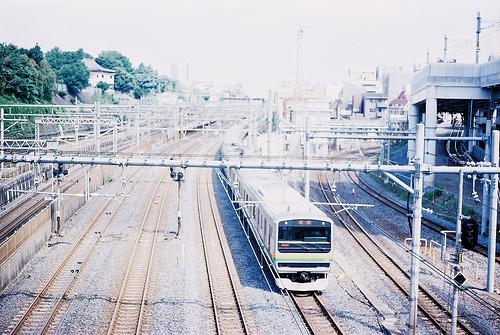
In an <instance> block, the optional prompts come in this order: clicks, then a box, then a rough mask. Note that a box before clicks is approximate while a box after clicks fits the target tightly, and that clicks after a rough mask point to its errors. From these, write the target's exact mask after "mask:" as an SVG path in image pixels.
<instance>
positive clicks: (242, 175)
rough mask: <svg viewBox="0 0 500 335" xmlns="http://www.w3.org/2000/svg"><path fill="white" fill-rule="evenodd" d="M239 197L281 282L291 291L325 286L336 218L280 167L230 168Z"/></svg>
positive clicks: (258, 241) (309, 289) (311, 289)
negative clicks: (282, 173) (306, 195)
mask: <svg viewBox="0 0 500 335" xmlns="http://www.w3.org/2000/svg"><path fill="white" fill-rule="evenodd" d="M226 174H227V177H228V179H229V180H230V182H231V183H232V184H233V186H234V189H233V196H234V198H235V200H236V201H238V202H239V203H238V206H237V207H239V208H241V211H244V212H245V214H246V215H245V216H246V218H247V221H249V222H248V223H249V226H250V228H251V230H252V232H253V234H254V236H255V238H256V240H257V243H259V245H260V246H261V249H262V250H263V252H264V254H265V257H266V258H267V259H268V261H269V262H270V263H271V264H273V268H274V269H273V271H274V272H275V273H274V275H275V280H276V285H277V286H278V287H280V288H282V289H288V290H290V291H322V290H324V289H326V287H327V286H328V274H329V272H330V267H331V264H332V226H333V223H332V220H331V219H330V218H328V217H327V216H326V215H325V214H324V213H323V212H322V211H321V210H319V209H318V208H317V207H316V206H314V204H312V203H311V202H310V201H308V200H307V199H305V198H304V197H303V196H302V195H301V194H300V193H299V192H298V191H296V190H295V189H293V188H292V187H291V186H289V185H286V184H284V183H282V182H281V178H280V175H279V173H278V172H275V171H269V170H230V171H226Z"/></svg>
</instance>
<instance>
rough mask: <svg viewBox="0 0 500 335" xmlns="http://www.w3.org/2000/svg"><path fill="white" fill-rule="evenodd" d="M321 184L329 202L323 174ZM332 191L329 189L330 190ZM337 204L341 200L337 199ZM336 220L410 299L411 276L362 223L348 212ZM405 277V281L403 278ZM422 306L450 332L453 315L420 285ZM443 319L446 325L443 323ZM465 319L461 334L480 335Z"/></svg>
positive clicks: (460, 324)
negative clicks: (449, 325)
mask: <svg viewBox="0 0 500 335" xmlns="http://www.w3.org/2000/svg"><path fill="white" fill-rule="evenodd" d="M318 184H319V186H320V189H321V192H322V194H323V196H324V197H325V199H326V200H327V201H330V197H329V195H328V193H327V192H326V191H325V188H324V185H323V181H322V179H321V174H318ZM328 189H329V188H328ZM334 199H335V201H339V199H336V197H335V196H334ZM328 207H329V212H330V213H331V215H334V214H333V213H335V212H336V211H337V209H336V208H335V207H342V206H335V205H330V206H328ZM337 218H338V219H339V221H340V222H341V223H342V225H343V226H344V227H345V228H346V229H347V231H348V232H349V233H350V234H351V236H352V237H353V238H354V239H355V240H356V242H357V243H358V244H359V246H360V247H361V248H362V249H363V250H364V251H365V253H366V254H367V255H368V256H369V257H370V258H371V259H372V260H373V261H374V263H375V264H376V265H377V267H378V268H379V269H380V270H382V271H383V273H384V274H385V275H386V276H387V278H389V279H390V280H391V282H392V283H394V284H395V285H396V287H397V288H398V289H399V290H400V291H401V292H402V293H403V294H404V295H405V297H407V296H408V295H409V278H410V275H409V274H408V273H407V272H406V271H405V270H404V269H403V268H402V267H401V266H400V265H399V264H398V262H396V260H394V258H393V257H391V256H390V255H389V254H388V253H387V252H385V251H384V250H383V249H382V247H381V246H380V245H379V243H377V242H376V241H375V240H374V239H373V238H372V237H371V236H370V235H369V234H368V232H366V230H365V229H364V228H363V227H362V226H361V224H360V223H359V222H358V221H357V220H356V219H355V218H354V217H353V216H352V214H351V213H349V212H348V211H342V212H340V213H339V214H338V215H337ZM403 278H404V279H403ZM419 296H420V299H419V303H418V308H419V310H420V311H421V312H422V313H423V315H424V316H425V317H426V318H427V319H428V320H430V321H431V323H432V324H433V325H434V326H435V327H436V328H437V329H438V330H439V331H440V332H441V333H443V334H446V332H447V322H448V320H449V319H450V318H451V315H450V313H449V312H448V310H447V309H446V307H445V306H444V305H443V304H441V303H440V302H439V301H438V300H437V299H435V298H434V297H433V295H432V294H431V293H430V292H429V291H427V290H426V289H425V288H423V287H422V286H419ZM443 319H444V322H443V321H442V320H443ZM466 323H468V322H467V321H466V320H464V319H463V318H460V319H459V320H458V322H457V325H458V327H459V330H460V333H461V334H480V332H477V331H476V330H474V329H473V328H472V327H471V326H469V325H468V324H466Z"/></svg>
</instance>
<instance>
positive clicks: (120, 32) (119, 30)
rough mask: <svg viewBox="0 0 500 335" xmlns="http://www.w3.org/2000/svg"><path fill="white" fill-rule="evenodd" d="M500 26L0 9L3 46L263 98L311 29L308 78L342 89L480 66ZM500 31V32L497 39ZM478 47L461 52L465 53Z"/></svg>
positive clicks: (422, 14)
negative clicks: (356, 80) (427, 69)
mask: <svg viewBox="0 0 500 335" xmlns="http://www.w3.org/2000/svg"><path fill="white" fill-rule="evenodd" d="M477 11H481V14H482V16H483V17H484V19H489V20H500V1H499V0H411V1H410V0H364V1H363V0H346V1H334V0H329V1H328V0H324V1H319V0H302V1H293V0H246V1H243V0H225V1H222V0H213V1H211V0H178V1H171V0H163V1H160V0H157V1H153V0H141V1H130V0H107V1H104V0H84V1H83V0H70V1H69V0H44V1H40V0H0V13H2V15H1V17H2V18H1V28H0V42H8V43H14V44H17V45H19V46H23V47H30V46H32V45H34V44H35V43H38V44H39V45H40V46H41V47H42V48H43V49H44V50H45V51H46V50H49V49H50V48H52V47H54V46H59V47H60V48H62V49H65V50H75V49H78V48H80V47H81V48H83V49H84V50H85V51H87V52H88V53H90V54H92V55H93V56H97V55H98V53H99V52H100V51H101V50H118V51H121V52H122V53H124V54H125V55H127V56H128V57H129V58H130V59H131V61H132V62H133V64H134V66H137V65H138V64H139V63H140V62H144V63H146V64H151V65H152V66H153V67H155V68H157V69H158V70H159V71H160V72H162V73H165V74H170V71H171V64H172V63H178V64H179V67H180V68H182V69H184V68H185V64H186V63H189V67H190V78H191V79H194V80H220V81H223V82H241V83H243V85H244V87H245V89H246V90H247V92H250V93H252V94H262V93H264V92H266V91H267V89H268V88H270V87H274V86H275V83H276V82H277V81H279V80H287V79H288V80H293V79H294V78H295V58H296V57H295V54H296V40H297V38H296V35H297V29H298V28H299V27H300V26H302V27H303V29H304V40H303V48H304V51H303V54H304V56H303V72H304V79H305V80H308V81H310V82H316V81H317V82H335V81H340V80H343V79H344V78H345V77H346V74H347V71H348V69H349V68H353V69H357V68H363V69H369V68H372V67H375V66H376V65H402V66H408V67H411V65H412V64H413V63H414V61H415V60H417V61H418V60H420V61H425V59H426V53H427V50H429V52H430V56H431V59H435V58H437V57H441V56H442V49H443V36H444V34H448V35H449V36H450V42H449V43H450V49H451V50H450V53H451V55H450V57H456V58H457V59H458V61H463V62H473V60H474V49H473V43H470V40H473V39H474V36H475V35H474V32H475V17H476V12H477ZM495 29H496V31H495ZM495 29H487V30H485V31H484V32H483V35H484V36H485V38H484V42H483V44H482V54H481V58H482V60H486V59H487V56H488V54H489V53H491V52H496V53H497V54H499V53H500V26H498V25H497V26H496V28H495ZM464 39H469V44H468V45H467V46H465V47H462V48H460V49H459V50H457V51H454V50H456V46H463V45H464V44H467V41H464Z"/></svg>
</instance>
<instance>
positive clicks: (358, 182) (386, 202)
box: [347, 172, 500, 263]
mask: <svg viewBox="0 0 500 335" xmlns="http://www.w3.org/2000/svg"><path fill="white" fill-rule="evenodd" d="M347 176H348V177H349V179H350V180H351V181H352V182H353V183H354V184H355V185H356V186H358V187H359V188H361V189H362V190H363V191H364V192H365V193H367V194H368V195H369V196H371V197H372V198H375V199H376V200H378V201H379V202H381V203H382V204H384V205H387V206H389V207H391V208H392V209H394V210H396V211H397V212H399V213H401V214H403V215H407V210H406V208H405V207H403V206H401V205H400V204H399V203H397V202H396V201H394V200H392V199H390V198H388V197H385V196H383V195H382V194H381V193H378V192H376V191H375V189H373V187H371V186H370V185H368V184H367V183H365V182H364V181H363V180H362V179H361V178H359V176H358V175H357V174H356V173H354V172H348V173H347ZM422 224H423V225H424V226H426V227H428V228H429V229H432V230H434V231H435V232H437V233H440V232H441V230H443V229H445V228H444V227H442V226H441V225H439V224H437V223H436V222H433V221H431V220H429V219H426V218H422ZM449 238H450V239H452V240H455V238H454V237H453V236H449ZM474 251H476V252H477V253H479V254H481V255H483V256H485V257H488V254H487V249H486V248H485V247H483V246H476V247H475V248H474ZM495 262H496V263H500V256H496V257H495Z"/></svg>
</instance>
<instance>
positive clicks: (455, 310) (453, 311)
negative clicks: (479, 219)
mask: <svg viewBox="0 0 500 335" xmlns="http://www.w3.org/2000/svg"><path fill="white" fill-rule="evenodd" d="M463 196H464V172H463V171H462V170H460V173H459V184H458V206H457V228H456V237H455V241H456V242H455V256H454V265H453V273H454V275H457V274H458V273H459V272H460V269H459V266H460V253H461V252H462V203H463ZM459 293H460V289H459V287H458V286H457V285H453V302H452V306H451V335H456V334H457V319H458V294H459Z"/></svg>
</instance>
